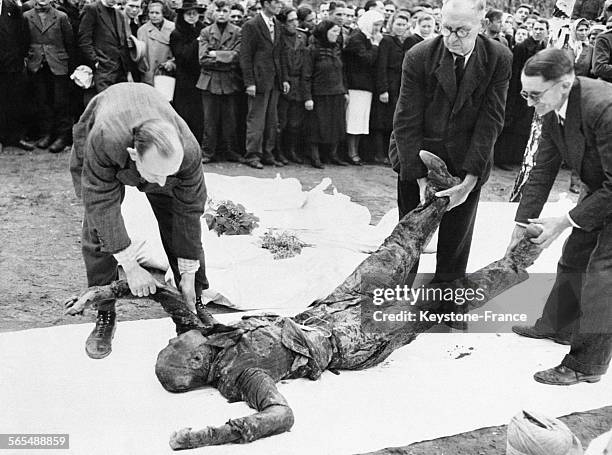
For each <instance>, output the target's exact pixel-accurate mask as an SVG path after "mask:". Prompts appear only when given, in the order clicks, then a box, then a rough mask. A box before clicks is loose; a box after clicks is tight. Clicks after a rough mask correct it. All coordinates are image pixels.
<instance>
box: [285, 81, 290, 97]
mask: <svg viewBox="0 0 612 455" xmlns="http://www.w3.org/2000/svg"><path fill="white" fill-rule="evenodd" d="M289 90H291V85H290V84H289V82H287V81H285V82H283V94H284V95H286V94H287V93H289Z"/></svg>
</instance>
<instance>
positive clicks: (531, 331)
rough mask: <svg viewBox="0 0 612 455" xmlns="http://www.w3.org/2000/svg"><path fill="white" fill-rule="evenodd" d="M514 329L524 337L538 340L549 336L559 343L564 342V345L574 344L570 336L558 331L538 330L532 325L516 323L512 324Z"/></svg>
mask: <svg viewBox="0 0 612 455" xmlns="http://www.w3.org/2000/svg"><path fill="white" fill-rule="evenodd" d="M512 331H513V332H514V333H516V334H517V335H520V336H522V337H527V338H535V339H538V340H540V339H544V338H547V339H549V340H552V341H554V342H555V343H557V344H562V345H564V346H568V345H570V344H572V341H571V340H570V339H569V338H566V337H563V336H559V335H557V334H556V333H542V332H538V331H537V330H536V329H535V327H533V326H530V325H514V326H512Z"/></svg>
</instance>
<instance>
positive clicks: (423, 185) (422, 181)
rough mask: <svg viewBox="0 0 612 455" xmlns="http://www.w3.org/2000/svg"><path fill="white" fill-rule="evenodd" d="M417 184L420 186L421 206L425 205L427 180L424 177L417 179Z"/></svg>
mask: <svg viewBox="0 0 612 455" xmlns="http://www.w3.org/2000/svg"><path fill="white" fill-rule="evenodd" d="M417 183H418V184H419V200H420V201H421V204H425V194H426V192H425V189H426V188H427V178H426V177H423V178H420V179H417Z"/></svg>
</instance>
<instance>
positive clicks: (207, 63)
mask: <svg viewBox="0 0 612 455" xmlns="http://www.w3.org/2000/svg"><path fill="white" fill-rule="evenodd" d="M240 39H241V33H240V27H237V26H235V25H234V24H230V23H228V24H227V25H226V26H225V29H224V30H223V33H221V30H220V29H219V26H218V25H217V24H212V25H209V26H208V27H205V28H203V29H202V31H201V32H200V44H199V52H198V55H199V58H200V66H201V68H202V71H201V73H200V79H199V80H198V83H197V85H196V86H197V87H198V88H199V89H201V90H206V91H207V92H210V93H212V94H215V95H229V94H231V93H236V92H239V91H242V80H241V78H240V63H239V55H240ZM211 51H215V54H216V55H215V56H214V57H211V55H210V52H211Z"/></svg>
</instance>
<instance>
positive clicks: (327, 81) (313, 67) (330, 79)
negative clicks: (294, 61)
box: [302, 43, 346, 100]
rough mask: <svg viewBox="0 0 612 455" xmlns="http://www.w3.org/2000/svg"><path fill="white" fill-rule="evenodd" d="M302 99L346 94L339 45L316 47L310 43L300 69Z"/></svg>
mask: <svg viewBox="0 0 612 455" xmlns="http://www.w3.org/2000/svg"><path fill="white" fill-rule="evenodd" d="M302 79H303V85H302V87H303V94H302V98H303V99H304V100H312V99H313V96H326V95H343V94H346V86H345V80H344V71H343V69H342V58H341V51H340V48H339V47H333V48H329V47H324V48H321V47H318V46H317V45H316V43H315V44H311V45H310V46H309V47H308V49H307V53H306V57H305V59H304V67H303V69H302Z"/></svg>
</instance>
